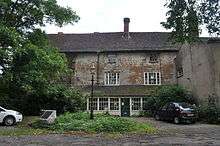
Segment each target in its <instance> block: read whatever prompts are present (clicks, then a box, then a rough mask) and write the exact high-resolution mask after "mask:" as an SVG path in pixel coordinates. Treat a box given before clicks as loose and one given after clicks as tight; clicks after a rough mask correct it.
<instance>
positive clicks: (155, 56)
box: [149, 53, 159, 63]
mask: <svg viewBox="0 0 220 146" xmlns="http://www.w3.org/2000/svg"><path fill="white" fill-rule="evenodd" d="M158 56H159V55H158V54H156V53H153V54H150V60H149V62H150V63H157V62H158Z"/></svg>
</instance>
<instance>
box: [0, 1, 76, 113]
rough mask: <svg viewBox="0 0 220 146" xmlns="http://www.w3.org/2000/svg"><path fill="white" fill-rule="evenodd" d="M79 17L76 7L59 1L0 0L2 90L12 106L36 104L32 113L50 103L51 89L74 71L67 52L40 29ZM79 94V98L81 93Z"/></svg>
mask: <svg viewBox="0 0 220 146" xmlns="http://www.w3.org/2000/svg"><path fill="white" fill-rule="evenodd" d="M78 20H79V16H77V15H76V13H75V12H74V11H73V10H71V9H70V8H68V7H67V8H65V7H61V6H59V5H57V2H56V0H0V66H1V68H2V72H3V73H2V75H1V76H0V83H2V84H1V85H0V92H4V93H1V94H0V96H1V95H4V97H9V100H11V101H13V102H12V103H13V105H12V106H14V107H15V108H20V109H22V110H23V111H25V108H24V106H22V104H25V103H26V104H30V106H32V107H36V109H35V110H33V109H32V111H30V112H29V113H28V114H33V113H37V112H38V111H39V109H40V108H41V107H42V106H43V104H47V103H45V102H44V101H48V100H47V99H48V98H50V95H51V94H52V93H51V92H50V91H51V90H50V89H51V88H55V87H58V86H60V85H58V82H59V81H60V80H61V78H62V77H63V76H66V75H68V73H69V72H70V70H69V69H68V65H67V59H66V57H65V55H64V54H60V53H59V51H58V49H57V48H55V47H53V46H52V45H50V43H49V41H48V39H47V36H46V34H45V32H43V31H41V30H40V29H39V28H40V27H41V26H44V25H45V24H46V23H50V24H51V23H53V24H56V25H58V26H63V25H65V24H73V23H75V22H77V21H78ZM62 86H63V85H62ZM5 88H7V89H5ZM63 88H64V89H65V90H69V89H66V87H63ZM64 89H63V90H64ZM52 91H55V90H52ZM49 93H50V94H49ZM70 93H72V95H73V96H74V93H73V92H70ZM54 94H56V93H54ZM57 94H58V95H57V97H60V98H63V99H64V98H66V95H65V94H62V95H61V94H60V93H58V92H57ZM75 95H76V97H77V98H78V93H76V94H75ZM43 98H45V99H43ZM3 99H5V98H3ZM0 100H1V97H0ZM53 100H55V99H53ZM60 101H61V99H60ZM48 102H49V101H48ZM51 102H52V103H53V101H51ZM31 103H32V104H31Z"/></svg>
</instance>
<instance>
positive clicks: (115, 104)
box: [110, 98, 120, 111]
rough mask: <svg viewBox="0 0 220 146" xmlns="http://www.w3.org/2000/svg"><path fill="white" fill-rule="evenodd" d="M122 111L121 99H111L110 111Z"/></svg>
mask: <svg viewBox="0 0 220 146" xmlns="http://www.w3.org/2000/svg"><path fill="white" fill-rule="evenodd" d="M119 110H120V100H119V98H110V111H119Z"/></svg>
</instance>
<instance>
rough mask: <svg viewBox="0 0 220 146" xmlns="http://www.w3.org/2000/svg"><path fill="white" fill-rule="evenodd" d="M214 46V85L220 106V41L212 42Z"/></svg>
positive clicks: (212, 46)
mask: <svg viewBox="0 0 220 146" xmlns="http://www.w3.org/2000/svg"><path fill="white" fill-rule="evenodd" d="M210 45H211V48H212V52H213V53H212V55H213V59H214V62H213V63H214V65H213V66H214V78H215V79H214V81H215V82H214V85H215V93H216V95H217V97H218V99H217V100H218V104H219V107H220V43H213V44H210Z"/></svg>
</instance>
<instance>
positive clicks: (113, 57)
mask: <svg viewBox="0 0 220 146" xmlns="http://www.w3.org/2000/svg"><path fill="white" fill-rule="evenodd" d="M116 58H117V57H116V54H108V63H110V64H115V63H116Z"/></svg>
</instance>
